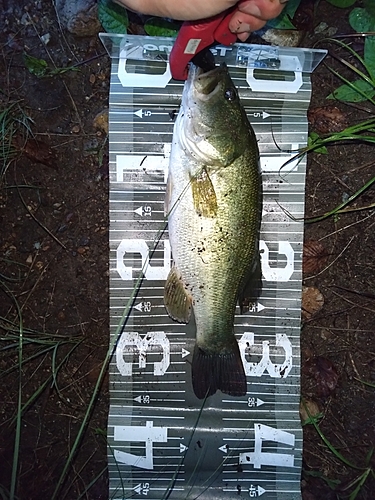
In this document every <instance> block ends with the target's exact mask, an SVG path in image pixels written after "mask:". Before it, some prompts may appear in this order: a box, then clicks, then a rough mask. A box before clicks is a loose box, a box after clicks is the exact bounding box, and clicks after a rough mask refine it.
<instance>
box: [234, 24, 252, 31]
mask: <svg viewBox="0 0 375 500" xmlns="http://www.w3.org/2000/svg"><path fill="white" fill-rule="evenodd" d="M249 31H251V26H250V24H247V23H240V24H239V25H238V26H237V27H236V30H235V33H246V32H249Z"/></svg>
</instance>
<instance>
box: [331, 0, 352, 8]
mask: <svg viewBox="0 0 375 500" xmlns="http://www.w3.org/2000/svg"><path fill="white" fill-rule="evenodd" d="M327 2H329V3H330V4H331V5H334V6H335V7H341V8H342V9H346V8H347V7H351V6H352V5H354V4H355V2H356V0H327Z"/></svg>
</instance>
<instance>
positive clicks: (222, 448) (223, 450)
mask: <svg viewBox="0 0 375 500" xmlns="http://www.w3.org/2000/svg"><path fill="white" fill-rule="evenodd" d="M219 450H220V451H222V452H223V453H228V445H227V444H224V445H223V446H220V448H219Z"/></svg>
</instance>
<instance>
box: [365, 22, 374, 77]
mask: <svg viewBox="0 0 375 500" xmlns="http://www.w3.org/2000/svg"><path fill="white" fill-rule="evenodd" d="M372 31H375V23H374V27H373V29H372ZM363 58H364V60H365V64H366V68H367V71H368V72H369V76H371V78H372V80H373V82H374V87H375V36H367V37H366V39H365V50H364V55H363Z"/></svg>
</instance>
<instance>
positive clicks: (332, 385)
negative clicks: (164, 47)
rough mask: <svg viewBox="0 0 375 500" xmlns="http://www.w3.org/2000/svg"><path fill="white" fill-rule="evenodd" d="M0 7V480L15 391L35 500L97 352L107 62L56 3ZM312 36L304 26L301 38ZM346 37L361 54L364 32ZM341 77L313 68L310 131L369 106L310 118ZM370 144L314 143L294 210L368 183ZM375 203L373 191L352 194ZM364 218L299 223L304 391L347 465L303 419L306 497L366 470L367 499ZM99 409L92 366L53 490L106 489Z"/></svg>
mask: <svg viewBox="0 0 375 500" xmlns="http://www.w3.org/2000/svg"><path fill="white" fill-rule="evenodd" d="M3 3H4V2H1V4H3ZM5 4H6V5H5ZM45 4H46V5H45ZM2 7H3V9H2V10H3V12H5V15H4V16H2V19H1V20H0V29H1V34H0V44H1V48H2V54H1V59H2V63H3V71H2V72H1V75H0V89H1V91H0V100H1V109H0V112H3V111H4V110H5V109H9V108H10V107H11V108H10V112H9V113H10V115H9V116H11V118H12V119H11V122H12V124H13V127H14V130H13V136H12V137H10V134H9V133H8V135H7V137H4V135H3V134H2V141H3V146H4V147H3V148H2V152H1V153H0V155H1V161H2V163H1V165H2V167H1V168H2V174H1V184H0V203H1V212H0V223H1V239H0V249H1V256H0V265H1V270H0V273H1V274H0V289H1V299H0V331H1V337H0V339H1V344H0V370H1V373H0V376H1V389H0V401H1V405H0V426H1V427H0V429H1V431H0V456H1V467H0V493H1V496H2V498H8V497H9V489H10V484H11V470H12V462H13V457H14V439H15V431H16V421H15V417H16V414H17V405H18V404H21V405H23V413H22V422H21V443H20V451H19V469H18V476H17V478H18V480H17V490H16V496H17V498H19V499H21V500H28V499H30V500H32V499H39V498H52V495H53V492H54V490H55V487H56V485H57V482H58V480H59V478H60V475H61V473H62V471H63V468H64V465H65V463H66V461H67V458H68V456H69V453H70V450H71V447H72V445H73V442H74V439H75V436H76V435H77V432H78V430H79V428H80V426H81V423H82V420H83V418H84V415H85V413H86V410H87V407H88V405H89V402H90V398H91V395H92V394H93V391H94V388H95V385H96V382H97V380H98V377H99V374H100V370H101V367H102V364H103V360H104V357H105V355H106V352H107V346H108V338H109V328H108V324H109V321H108V318H109V316H108V283H107V276H108V158H107V128H106V109H107V107H108V94H109V72H110V60H109V57H108V56H107V55H106V53H105V50H104V48H103V46H102V45H101V42H100V41H99V39H98V36H97V35H96V34H95V35H92V36H89V37H88V36H86V37H83V38H79V37H77V36H74V35H72V34H70V33H68V32H67V31H66V30H64V28H63V27H62V26H61V25H60V23H59V20H58V18H57V17H56V12H55V10H54V8H53V3H52V2H32V1H29V2H28V1H26V2H25V1H22V0H16V1H15V2H13V3H10V2H5V3H4V5H2ZM347 14H348V11H345V10H342V9H336V8H334V7H332V6H330V5H329V4H328V3H326V2H324V1H322V2H321V3H320V4H319V8H318V9H317V11H316V12H315V17H314V19H313V22H310V24H311V26H317V25H318V24H319V23H320V22H321V21H325V22H326V23H327V24H328V25H329V26H330V27H332V26H333V27H335V28H337V30H338V33H348V32H350V31H351V30H350V28H349V26H348V23H347ZM46 34H48V37H49V41H48V43H47V44H46V43H45V40H46V38H45V37H43V35H46ZM323 36H324V35H322V34H320V35H311V34H308V35H307V36H306V37H305V40H304V42H303V45H305V46H312V44H314V43H315V42H317V40H318V39H319V37H320V38H323ZM48 37H47V38H48ZM318 43H319V47H320V48H325V42H324V41H320V42H318ZM355 43H356V45H355V48H356V50H358V51H361V50H362V48H363V45H362V44H363V41H362V40H358V39H357V40H356V41H355ZM336 51H337V49H336ZM24 53H26V54H28V55H31V56H33V57H36V58H41V59H44V60H46V61H47V63H48V66H49V68H51V69H52V73H53V68H67V67H69V66H74V69H72V70H69V71H66V72H62V73H61V72H59V71H57V72H55V73H56V74H52V73H51V71H50V72H49V74H47V75H46V76H44V77H38V76H36V75H35V74H31V73H30V71H29V70H28V69H27V68H26V66H25V59H24ZM330 62H332V61H330ZM332 64H337V63H334V62H332ZM337 67H338V66H337ZM337 85H338V82H337V80H336V79H335V78H334V77H333V76H332V74H331V73H330V72H329V71H328V70H327V69H326V68H325V67H324V65H321V66H320V67H319V68H318V69H317V70H316V71H315V73H314V75H313V94H312V104H311V107H312V108H314V109H315V112H314V113H312V114H311V115H310V116H311V119H312V120H313V118H314V117H315V118H316V114H317V115H318V117H319V116H320V118H321V119H320V121H319V120H318V121H316V119H315V118H314V127H316V128H318V131H319V127H322V126H323V125H322V120H323V122H324V126H325V127H326V128H327V127H328V129H327V130H326V132H329V131H333V130H334V128H335V126H336V125H337V123H338V125H337V126H340V123H342V122H344V123H345V122H347V123H350V124H353V123H357V122H358V120H360V119H367V118H369V117H371V116H372V115H373V113H374V109H373V107H371V105H370V104H368V103H362V104H360V105H358V106H356V107H353V106H347V105H344V104H341V103H335V106H337V111H334V112H333V114H334V118H332V116H331V115H332V111H330V112H329V113H328V115H329V118H328V119H327V118H326V115H327V113H325V114H324V117H323V118H322V114H323V111H322V107H325V106H326V105H327V103H328V101H327V100H326V97H327V95H328V94H329V93H330V92H331V91H332V90H333V89H334V88H335V87H337ZM330 102H331V101H330ZM22 122H23V124H22ZM9 141H10V143H11V148H10V151H9V152H8V153H9V155H10V156H8V157H7V158H4V151H7V149H8V148H7V145H9ZM373 155H374V150H373V148H371V147H370V146H366V145H363V144H354V143H348V144H345V145H344V144H342V143H340V144H337V145H335V146H331V147H330V148H329V154H328V155H324V154H310V155H309V159H308V173H307V179H306V215H307V216H309V217H315V216H318V215H321V214H322V213H324V212H326V211H327V210H328V209H331V208H334V207H335V206H337V205H339V204H340V203H341V202H342V201H343V200H345V199H347V197H348V196H350V195H351V194H353V193H354V192H356V191H357V190H358V189H360V188H361V187H362V186H363V185H365V183H366V182H368V181H369V180H370V179H371V177H372V175H373V164H374V162H373V157H374V156H373ZM3 160H4V161H3ZM5 167H6V168H5ZM4 170H6V171H4ZM373 202H374V190H373V189H369V190H367V191H366V192H365V193H364V194H363V195H362V196H361V197H359V198H358V199H357V200H356V201H355V202H354V203H352V204H351V205H350V206H351V208H355V207H356V208H358V207H363V206H367V205H371V203H373ZM374 215H375V212H374V211H372V210H361V211H353V212H350V213H347V214H339V215H336V216H334V217H329V218H327V219H325V220H323V221H320V222H317V223H307V224H306V238H305V239H306V241H309V242H312V243H309V244H308V245H307V246H306V249H307V251H306V252H305V256H306V257H307V259H306V260H305V273H304V285H305V286H306V287H313V288H317V289H318V290H319V291H320V294H321V295H320V301H322V300H324V305H323V307H321V309H320V310H319V311H318V312H315V313H312V312H311V311H310V310H309V308H310V305H306V304H308V303H307V302H305V303H304V304H305V305H304V309H305V310H304V311H303V313H304V314H303V318H304V319H303V328H302V335H301V347H302V353H303V359H302V396H303V399H304V401H305V402H306V404H307V405H308V408H309V409H310V413H314V412H315V413H316V412H319V413H320V415H319V416H318V417H317V418H316V419H315V420H316V421H318V424H319V428H320V430H321V433H322V434H323V435H324V437H325V439H326V440H328V441H329V442H330V443H331V444H332V445H333V446H334V448H335V449H336V451H337V452H339V453H340V454H341V455H343V457H344V458H345V459H346V461H347V463H344V462H343V461H342V460H341V459H340V458H339V457H338V456H337V455H336V456H335V455H334V453H332V451H330V450H329V448H328V447H327V443H326V442H324V441H323V440H322V438H321V437H320V436H319V434H318V432H317V430H316V429H315V427H314V426H313V425H311V424H310V425H305V427H304V432H305V433H304V465H303V469H304V472H303V478H302V492H303V498H304V499H305V500H314V499H316V500H329V499H335V498H348V497H349V494H350V493H351V492H353V491H354V490H355V487H356V486H357V484H358V483H355V484H354V483H353V481H355V480H356V479H357V478H359V477H360V476H361V475H362V474H364V473H366V471H368V477H367V478H366V481H365V482H364V484H363V485H362V486H361V487H360V489H359V493H358V496H357V498H359V499H371V498H374V493H373V491H374V490H375V479H374V476H373V473H372V472H371V471H370V469H371V467H375V463H374V459H373V458H372V456H371V450H372V445H373V443H374V442H375V420H374V418H373V408H374V403H375V397H374V387H373V386H371V385H367V384H375V344H374V341H373V336H374V328H373V324H374V320H373V318H374V312H375V300H374V299H375V294H374V289H375V273H374V270H375V264H374V262H373V253H372V252H373V249H374V248H375V236H374V223H375V219H374V218H373V216H374ZM318 241H319V242H320V244H317V242H318ZM20 335H22V336H23V352H22V359H23V363H22V367H21V369H20V367H19V354H20V353H19V338H20ZM20 387H21V395H22V396H21V400H20V401H19V399H18V397H19V396H18V395H19V389H20ZM107 412H108V380H107V379H106V377H103V380H102V383H101V385H100V390H99V392H98V396H97V397H96V399H95V403H94V407H93V410H92V411H91V413H90V418H89V420H88V422H87V426H86V429H85V432H84V434H83V435H82V439H81V441H80V443H79V446H78V448H77V451H76V453H75V455H74V460H73V462H72V466H71V467H69V469H68V472H67V476H66V480H65V481H64V483H63V484H62V486H61V488H60V490H59V494H58V496H57V498H66V499H77V498H86V499H95V500H99V499H106V498H108V484H107V472H106V456H107V450H106V440H105V434H106V425H107V423H106V420H107ZM371 470H372V469H371Z"/></svg>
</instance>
